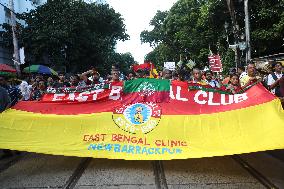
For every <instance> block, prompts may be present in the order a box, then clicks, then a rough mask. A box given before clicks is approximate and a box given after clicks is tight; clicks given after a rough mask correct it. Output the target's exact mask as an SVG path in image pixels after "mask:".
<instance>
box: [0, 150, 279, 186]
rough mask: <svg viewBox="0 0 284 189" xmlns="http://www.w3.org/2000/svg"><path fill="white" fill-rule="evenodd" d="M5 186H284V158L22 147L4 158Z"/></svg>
mask: <svg viewBox="0 0 284 189" xmlns="http://www.w3.org/2000/svg"><path fill="white" fill-rule="evenodd" d="M0 188H1V189H24V188H25V189H45V188H63V189H65V188H66V189H73V188H74V189H93V188H106V189H110V188H111V189H114V188H128V189H137V188H142V189H148V188H149V189H156V188H158V189H159V188H169V189H174V188H178V189H185V188H193V189H195V188H204V189H207V188H216V189H220V188H228V189H232V188H233V189H235V188H236V189H237V188H240V189H246V188H248V189H254V188H255V189H261V188H284V162H283V161H282V160H279V159H277V158H274V157H273V156H271V155H270V154H268V153H264V152H261V153H251V154H245V155H237V156H225V157H212V158H201V159H188V160H171V161H124V160H107V159H93V158H78V157H64V156H52V155H43V154H35V153H22V154H21V155H18V156H15V157H13V158H9V159H2V160H0Z"/></svg>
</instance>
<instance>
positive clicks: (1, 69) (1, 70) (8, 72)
mask: <svg viewBox="0 0 284 189" xmlns="http://www.w3.org/2000/svg"><path fill="white" fill-rule="evenodd" d="M16 72H17V71H16V70H15V69H14V68H12V67H11V66H8V65H6V64H0V76H16Z"/></svg>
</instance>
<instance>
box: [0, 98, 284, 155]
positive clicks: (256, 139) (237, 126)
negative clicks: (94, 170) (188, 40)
mask: <svg viewBox="0 0 284 189" xmlns="http://www.w3.org/2000/svg"><path fill="white" fill-rule="evenodd" d="M283 115H284V112H283V110H282V108H281V104H280V101H279V100H273V101H271V102H268V103H265V104H260V105H258V106H252V107H249V108H244V109H239V110H233V111H227V112H222V113H215V114H205V115H162V117H161V119H160V123H159V124H158V125H157V126H156V127H155V128H154V129H153V130H152V131H151V132H149V133H147V134H142V133H139V134H130V133H127V132H125V131H123V130H122V129H121V128H119V127H118V126H117V125H116V124H115V123H114V121H113V120H112V116H113V114H112V113H111V112H107V113H96V114H85V115H84V114H82V115H68V116H67V115H46V114H45V115H43V114H35V113H29V112H24V111H18V110H12V109H9V110H7V111H6V112H4V113H2V114H0V120H1V121H0V148H1V149H12V150H20V151H29V152H39V153H46V154H56V155H66V156H81V157H94V158H110V159H127V160H155V159H156V160H158V159H159V160H169V159H186V158H199V157H210V156H223V155H232V154H240V153H248V152H256V151H264V150H273V149H283V148H284V140H283V139H284V116H283ZM95 134H104V135H105V136H104V137H105V140H104V141H90V142H87V141H84V139H90V137H89V136H90V135H95ZM112 134H115V135H118V134H121V135H126V136H132V137H137V138H142V140H143V141H144V140H145V139H146V141H147V142H146V144H145V143H144V142H143V143H144V144H145V145H142V144H132V143H128V142H114V141H112ZM86 136H87V137H86ZM92 138H95V136H94V137H92ZM98 138H100V136H99V137H98ZM100 139H101V138H100ZM142 140H141V141H142ZM157 140H164V141H166V143H167V140H174V141H182V142H183V144H186V145H187V146H176V147H164V148H168V149H170V150H173V149H179V150H178V151H177V150H175V152H178V153H173V154H169V153H168V151H167V150H164V152H165V153H164V154H150V153H152V152H153V150H154V151H155V149H156V148H161V149H160V151H159V150H157V152H162V148H163V147H160V146H157V145H156V144H155V141H157ZM133 141H135V139H134V140H133ZM160 143H161V142H158V143H157V144H160ZM90 144H101V145H102V146H103V145H107V144H120V145H121V146H123V145H132V146H133V147H134V148H137V146H138V147H140V148H141V153H140V154H135V153H134V154H133V153H132V151H129V153H128V152H127V151H125V149H124V152H114V151H112V150H111V151H108V150H98V149H97V150H96V149H95V150H92V148H90V150H88V148H89V147H90ZM147 144H149V145H147ZM143 147H145V149H147V150H148V151H147V152H149V153H148V154H147V153H145V151H144V153H143V154H142V148H143ZM151 148H152V149H151ZM121 149H122V148H121ZM136 152H137V151H136ZM155 153H156V152H155Z"/></svg>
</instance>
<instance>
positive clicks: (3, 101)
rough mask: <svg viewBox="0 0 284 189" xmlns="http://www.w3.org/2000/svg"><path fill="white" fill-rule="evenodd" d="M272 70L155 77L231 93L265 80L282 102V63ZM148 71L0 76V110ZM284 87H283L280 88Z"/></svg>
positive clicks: (176, 72) (182, 71)
mask: <svg viewBox="0 0 284 189" xmlns="http://www.w3.org/2000/svg"><path fill="white" fill-rule="evenodd" d="M271 68H272V69H271V72H270V73H267V74H261V73H258V72H257V70H256V67H255V64H254V63H249V64H248V65H247V68H246V70H245V68H244V67H241V66H240V67H238V68H237V69H231V70H230V73H229V75H228V76H227V77H225V78H222V76H221V75H216V74H214V73H212V72H211V71H202V70H199V69H198V68H194V69H193V70H191V71H188V70H187V69H184V68H183V67H181V68H178V69H176V70H174V71H171V70H168V69H164V70H162V71H160V72H159V74H158V75H157V77H156V78H159V79H169V80H179V81H186V82H189V83H191V84H199V85H207V86H210V87H212V88H218V89H223V90H227V91H229V92H231V93H232V94H235V93H238V92H241V91H242V89H245V88H246V87H247V86H249V85H251V84H252V83H255V82H262V83H263V85H264V86H265V87H266V88H267V89H268V90H270V91H271V92H272V93H273V94H275V95H276V96H277V97H279V98H280V99H281V100H282V102H283V96H284V95H283V93H284V92H283V86H284V75H283V65H282V64H281V62H272V63H271ZM149 75H150V74H149V70H143V69H138V70H135V71H134V70H133V67H130V70H129V73H128V74H127V75H123V74H122V73H121V72H120V71H119V68H118V66H116V65H113V66H112V69H111V72H110V74H109V75H107V76H105V77H103V76H101V75H100V74H99V72H98V71H97V70H96V69H91V70H89V71H86V72H84V73H81V74H73V75H70V76H69V77H66V75H64V74H62V73H60V74H59V75H58V76H48V75H40V74H37V75H33V76H29V75H28V76H27V77H25V78H24V79H23V80H18V79H17V80H9V79H8V78H5V77H3V76H0V112H1V111H3V110H5V109H6V108H8V107H11V106H13V105H15V104H16V103H17V102H18V101H20V100H24V101H30V100H32V101H33V100H40V99H41V98H42V96H43V95H44V94H45V93H46V91H47V90H48V89H49V88H66V87H71V88H76V87H86V86H88V85H95V84H100V83H104V82H118V81H123V80H132V79H136V78H147V77H148V76H149ZM281 87H282V88H281Z"/></svg>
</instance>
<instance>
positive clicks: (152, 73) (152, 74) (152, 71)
mask: <svg viewBox="0 0 284 189" xmlns="http://www.w3.org/2000/svg"><path fill="white" fill-rule="evenodd" d="M157 76H158V72H157V70H156V69H152V70H151V71H150V76H149V78H156V77H157Z"/></svg>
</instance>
